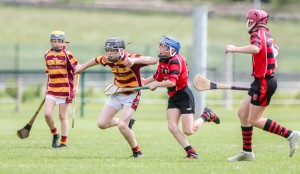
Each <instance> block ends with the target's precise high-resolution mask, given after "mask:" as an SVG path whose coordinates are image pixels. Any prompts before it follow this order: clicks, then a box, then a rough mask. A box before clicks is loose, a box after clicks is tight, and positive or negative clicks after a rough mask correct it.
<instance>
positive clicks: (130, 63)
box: [124, 56, 157, 67]
mask: <svg viewBox="0 0 300 174" xmlns="http://www.w3.org/2000/svg"><path fill="white" fill-rule="evenodd" d="M156 63H157V59H156V58H154V57H150V56H142V57H140V58H138V59H137V58H126V59H125V63H124V64H125V65H126V66H128V67H131V66H133V65H134V64H147V65H154V64H156Z"/></svg>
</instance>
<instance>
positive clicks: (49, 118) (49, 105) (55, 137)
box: [44, 95, 60, 148]
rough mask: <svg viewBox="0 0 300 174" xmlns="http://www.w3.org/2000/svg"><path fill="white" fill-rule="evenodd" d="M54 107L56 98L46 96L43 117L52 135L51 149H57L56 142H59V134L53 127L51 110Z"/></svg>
mask: <svg viewBox="0 0 300 174" xmlns="http://www.w3.org/2000/svg"><path fill="white" fill-rule="evenodd" d="M55 105H56V98H55V97H53V96H49V95H47V96H46V100H45V112H44V116H45V120H46V122H47V125H48V126H49V128H50V131H51V133H52V135H53V140H52V147H53V148H57V147H58V140H59V137H60V135H59V133H58V130H57V128H56V127H55V125H54V119H53V110H54V106H55Z"/></svg>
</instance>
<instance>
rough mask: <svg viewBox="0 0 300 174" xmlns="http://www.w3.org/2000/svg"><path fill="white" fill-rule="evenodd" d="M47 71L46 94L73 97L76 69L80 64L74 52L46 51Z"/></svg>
mask: <svg viewBox="0 0 300 174" xmlns="http://www.w3.org/2000/svg"><path fill="white" fill-rule="evenodd" d="M45 61H46V73H47V74H48V80H47V90H46V94H48V95H52V96H55V97H62V98H73V97H74V93H73V88H74V70H75V66H76V65H77V64H78V62H77V60H76V58H75V57H73V55H72V53H71V52H69V51H67V50H62V51H60V52H59V53H54V52H53V50H48V51H46V53H45Z"/></svg>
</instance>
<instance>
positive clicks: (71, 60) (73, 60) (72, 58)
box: [67, 51, 78, 67]
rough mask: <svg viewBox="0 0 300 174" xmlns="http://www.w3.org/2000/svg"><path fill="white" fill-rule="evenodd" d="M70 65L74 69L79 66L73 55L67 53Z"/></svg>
mask: <svg viewBox="0 0 300 174" xmlns="http://www.w3.org/2000/svg"><path fill="white" fill-rule="evenodd" d="M67 54H68V57H69V60H70V63H71V65H72V66H73V67H75V66H76V65H77V64H78V61H77V59H76V58H75V57H74V56H73V54H72V53H71V52H70V51H67Z"/></svg>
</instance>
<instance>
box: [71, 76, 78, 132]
mask: <svg viewBox="0 0 300 174" xmlns="http://www.w3.org/2000/svg"><path fill="white" fill-rule="evenodd" d="M79 79H80V76H79V74H76V75H75V86H74V90H76V93H75V96H74V103H73V111H72V128H74V121H75V111H76V98H77V93H78V84H79Z"/></svg>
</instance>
